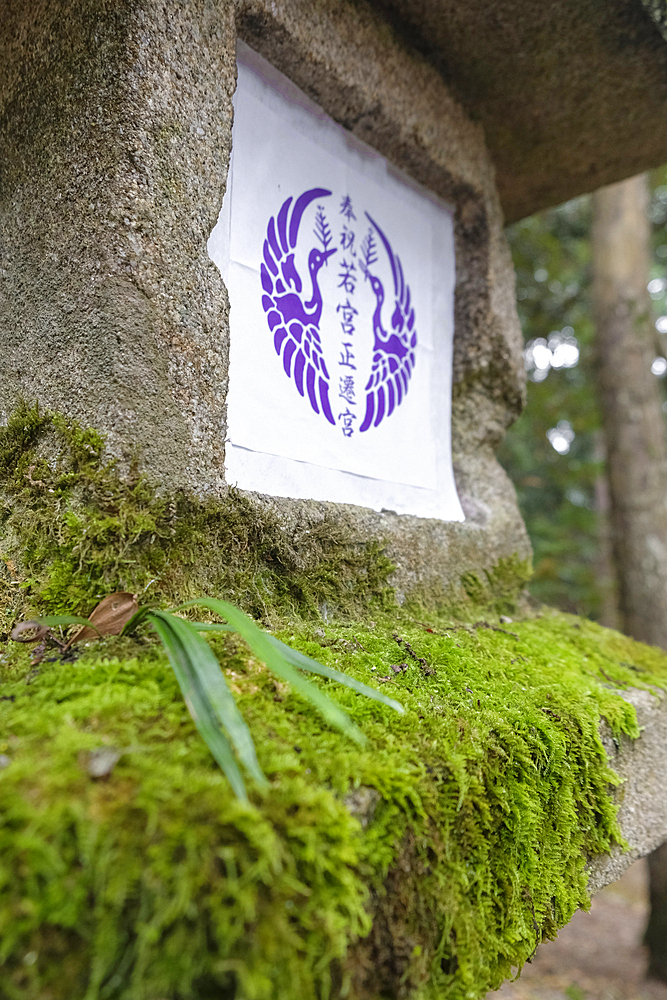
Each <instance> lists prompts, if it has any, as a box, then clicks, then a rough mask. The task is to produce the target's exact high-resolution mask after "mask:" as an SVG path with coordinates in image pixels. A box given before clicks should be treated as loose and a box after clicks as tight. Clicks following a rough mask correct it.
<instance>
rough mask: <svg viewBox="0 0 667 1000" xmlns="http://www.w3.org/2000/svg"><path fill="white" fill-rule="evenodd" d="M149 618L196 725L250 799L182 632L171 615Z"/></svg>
mask: <svg viewBox="0 0 667 1000" xmlns="http://www.w3.org/2000/svg"><path fill="white" fill-rule="evenodd" d="M147 619H148V621H149V622H150V624H151V625H152V626H153V628H154V629H155V631H156V632H157V634H158V635H159V637H160V639H161V640H162V644H163V646H164V648H165V651H166V653H167V656H168V657H169V662H170V664H171V666H172V669H173V671H174V673H175V674H176V679H177V680H178V683H179V686H180V688H181V693H182V694H183V698H184V700H185V704H186V705H187V707H188V711H189V712H190V715H191V716H192V719H193V722H194V724H195V725H196V727H197V729H198V730H199V732H200V734H201V736H202V738H203V739H204V742H205V743H206V745H207V746H208V748H209V750H210V751H211V753H212V754H213V756H214V758H215V760H216V761H217V762H218V764H219V765H220V767H221V768H222V770H223V772H224V773H225V775H226V776H227V779H228V780H229V783H230V785H231V786H232V789H233V791H234V793H235V794H236V795H237V796H238V798H240V799H244V800H247V798H248V795H247V792H246V788H245V783H244V781H243V777H242V775H241V771H240V769H239V766H238V764H237V763H236V760H235V759H234V754H233V752H232V747H231V743H230V742H229V740H228V739H227V737H226V735H225V733H224V732H223V731H222V730H221V728H220V725H219V723H218V720H217V718H216V715H215V712H214V709H213V706H212V705H211V703H210V701H209V699H208V698H207V697H206V696H205V694H204V692H203V691H202V688H201V686H200V684H199V682H198V679H197V674H196V671H195V668H194V667H193V664H192V660H191V658H190V655H189V653H188V651H186V649H185V648H184V646H183V644H182V642H181V640H180V637H179V633H178V632H177V631H176V630H175V629H174V628H173V625H172V621H171V619H172V616H171V615H165V614H164V612H160V611H152V612H150V613H149V614H148V615H147ZM197 638H199V637H197ZM202 642H203V640H202ZM204 645H205V643H204ZM209 652H210V650H209ZM211 655H212V654H211Z"/></svg>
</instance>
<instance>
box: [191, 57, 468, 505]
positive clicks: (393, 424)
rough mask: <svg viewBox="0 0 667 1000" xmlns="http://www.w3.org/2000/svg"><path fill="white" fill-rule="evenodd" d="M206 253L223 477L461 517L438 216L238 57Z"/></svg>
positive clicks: (426, 199) (447, 266) (382, 164)
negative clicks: (214, 273) (221, 339)
mask: <svg viewBox="0 0 667 1000" xmlns="http://www.w3.org/2000/svg"><path fill="white" fill-rule="evenodd" d="M238 62H239V67H238V68H239V75H238V87H237V91H236V95H235V98H234V109H235V117H234V131H233V151H232V158H231V164H230V173H229V180H228V185H227V192H226V195H225V200H224V204H223V207H222V211H221V213H220V219H219V221H218V223H217V225H216V227H215V229H214V230H213V233H212V234H211V238H210V240H209V245H208V249H209V254H210V256H211V258H212V260H214V261H215V263H216V264H217V265H218V267H219V268H220V271H221V273H222V276H223V279H224V280H225V283H226V285H227V288H228V290H229V297H230V306H231V310H230V311H231V315H230V366H229V392H228V397H227V403H228V442H227V448H226V456H227V457H226V475H227V481H228V482H229V483H231V484H236V485H238V486H239V487H241V488H243V489H248V490H254V491H257V492H260V493H266V494H271V495H274V496H284V497H300V498H312V499H316V500H331V501H338V502H343V503H353V504H359V505H362V506H366V507H373V508H375V509H378V510H380V509H383V508H385V509H389V510H393V511H396V512H397V513H407V514H416V515H418V516H420V517H438V518H442V519H446V520H463V519H464V518H463V512H462V510H461V506H460V503H459V500H458V497H457V494H456V487H455V484H454V477H453V472H452V463H451V448H450V420H451V368H452V360H451V359H452V336H453V302H454V237H453V225H452V215H451V210H450V209H449V208H448V207H447V206H445V205H443V204H442V203H441V202H439V201H438V200H437V199H435V198H434V197H432V196H431V195H430V194H428V193H427V192H425V191H424V190H423V189H421V188H419V187H418V186H417V185H415V184H414V183H413V182H411V181H409V180H408V179H406V178H405V177H404V176H403V175H401V174H400V173H399V172H398V171H397V170H396V169H394V168H393V167H392V166H391V165H390V164H388V163H387V161H386V160H385V159H384V158H383V157H381V156H380V155H379V154H378V153H376V152H375V151H374V150H372V149H370V148H369V147H368V146H366V145H364V144H363V143H361V142H360V141H359V140H357V139H355V138H354V137H353V136H351V135H350V134H349V133H348V132H346V131H345V130H344V129H342V128H341V127H340V126H338V125H336V124H335V123H334V122H333V121H331V119H329V118H327V117H326V115H325V114H324V113H323V112H322V111H321V110H320V109H319V108H318V107H317V106H316V105H314V104H313V103H312V102H310V101H309V100H308V99H307V98H306V97H305V95H304V94H303V93H302V92H301V91H299V90H298V89H297V88H296V87H295V86H294V84H292V83H291V82H290V81H289V80H287V78H286V77H284V76H282V74H280V73H278V72H277V71H276V70H275V69H273V67H271V66H270V65H269V64H268V63H266V62H265V61H264V60H263V59H261V58H260V57H259V56H258V55H257V54H256V53H254V52H252V50H250V49H249V48H248V47H247V46H245V45H243V44H242V43H239V53H238Z"/></svg>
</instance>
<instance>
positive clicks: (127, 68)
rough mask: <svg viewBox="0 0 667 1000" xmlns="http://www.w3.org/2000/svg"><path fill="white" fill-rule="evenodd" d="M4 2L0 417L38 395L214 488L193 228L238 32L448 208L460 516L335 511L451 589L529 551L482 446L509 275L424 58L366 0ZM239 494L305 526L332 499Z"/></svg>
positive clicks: (217, 446)
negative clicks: (457, 519)
mask: <svg viewBox="0 0 667 1000" xmlns="http://www.w3.org/2000/svg"><path fill="white" fill-rule="evenodd" d="M0 20H1V21H2V23H3V26H4V30H3V36H2V39H0V165H1V166H0V169H1V170H2V173H1V174H0V255H1V259H2V273H1V275H0V278H1V281H0V344H1V347H2V355H3V365H2V367H1V369H0V419H5V420H6V419H7V417H8V415H9V413H10V412H11V411H12V409H13V408H14V407H15V405H16V401H17V399H18V398H19V397H20V396H23V397H25V398H27V399H28V400H33V399H37V400H38V401H39V402H40V404H41V405H43V406H46V407H50V408H52V409H54V410H58V411H61V412H64V413H65V414H68V415H70V416H72V417H75V418H76V419H78V420H79V421H80V422H81V423H82V424H83V425H92V426H95V427H96V428H98V429H100V430H101V431H103V432H104V433H105V434H106V435H107V441H108V450H109V453H110V454H111V455H113V456H114V457H116V458H117V459H118V460H119V462H120V468H121V469H122V470H125V473H126V474H127V475H133V474H134V471H135V469H138V470H140V471H142V472H144V473H145V474H146V475H148V476H149V478H150V479H152V481H153V482H155V483H157V484H158V485H159V486H160V487H161V488H163V489H164V490H165V491H167V492H169V491H174V490H179V489H186V490H189V491H192V492H194V493H196V494H197V495H199V496H203V495H206V494H213V495H216V494H218V495H220V494H222V493H224V491H225V488H226V487H225V483H224V473H223V463H224V440H225V392H226V379H227V348H228V300H227V294H226V290H225V288H224V286H223V283H222V281H221V279H220V276H219V273H218V271H217V269H216V268H215V266H214V265H213V264H212V263H211V261H210V260H209V258H208V256H207V252H206V242H207V239H208V237H209V235H210V232H211V230H212V229H213V226H214V225H215V222H216V220H217V216H218V213H219V209H220V205H221V202H222V196H223V193H224V187H225V181H226V170H227V163H228V159H229V151H230V142H231V123H232V104H231V99H232V95H233V90H234V86H235V72H236V70H235V59H234V53H235V44H236V37H237V32H238V34H239V36H240V37H242V38H243V39H244V40H245V41H246V42H248V44H250V45H251V46H253V47H254V48H256V49H257V50H258V51H259V52H260V53H261V54H262V55H263V56H265V57H266V58H268V59H269V60H270V61H271V62H273V63H274V65H275V66H276V67H277V68H278V69H279V70H281V71H282V72H284V73H286V74H287V75H288V76H289V77H291V78H292V79H293V80H294V82H295V83H296V84H297V85H298V86H300V87H301V88H302V89H303V90H304V91H305V92H306V93H307V94H308V95H309V96H310V97H311V98H313V99H314V100H315V101H317V103H319V104H320V105H321V106H322V107H323V108H324V110H325V111H326V112H327V113H328V114H330V115H331V116H332V117H333V118H334V119H335V120H337V121H338V122H340V123H341V124H342V125H344V126H345V127H346V128H348V129H350V130H351V131H353V132H354V133H355V135H357V136H358V137H359V138H361V139H363V140H364V141H366V142H368V143H369V144H371V145H372V146H374V147H375V148H376V149H378V150H379V151H380V152H381V153H383V154H384V155H385V156H387V157H388V158H389V159H390V160H391V161H392V162H394V163H395V164H396V165H397V166H398V167H400V168H401V169H403V170H405V171H406V172H407V173H409V174H410V175H411V176H413V177H414V178H415V179H416V180H418V181H419V182H420V183H422V184H424V185H425V186H427V187H428V188H430V189H431V190H433V191H435V192H436V193H437V194H438V195H440V196H441V197H442V198H444V199H446V200H447V201H448V202H450V203H451V204H453V206H454V208H455V234H456V254H457V265H456V268H457V276H456V298H455V350H454V355H455V356H454V389H453V396H454V399H453V449H454V461H455V466H456V471H457V478H458V484H459V489H460V491H461V496H462V502H463V505H464V508H465V510H466V512H467V514H468V521H467V522H466V523H465V524H463V525H460V524H447V523H442V522H437V521H424V520H418V519H416V518H411V517H403V516H401V517H399V516H396V515H391V514H388V515H385V514H376V513H374V512H372V511H367V510H363V509H361V508H355V507H351V506H343V507H340V508H339V510H340V521H341V524H343V525H345V527H346V530H347V531H348V533H349V537H350V539H351V540H353V541H359V542H364V541H367V540H372V539H381V540H387V541H388V553H389V555H390V557H391V558H392V559H393V560H394V561H395V562H396V564H397V567H398V569H397V574H396V577H395V580H394V582H395V583H396V585H397V587H398V590H399V593H406V592H407V591H409V590H410V589H414V588H415V587H416V588H417V589H419V588H422V589H423V588H426V589H431V590H433V589H434V588H435V590H436V591H441V592H442V593H446V592H449V591H450V590H451V588H452V586H456V585H457V584H458V581H459V579H460V576H461V574H463V573H465V572H468V571H478V572H482V571H483V570H484V569H485V568H489V567H491V566H493V565H494V564H495V563H497V561H498V560H499V559H502V558H504V557H509V556H512V555H518V556H519V557H520V558H521V559H525V558H527V557H528V556H529V555H530V546H529V542H528V539H527V535H526V532H525V528H524V526H523V523H522V521H521V518H520V515H519V512H518V509H517V506H516V499H515V496H514V491H513V488H512V486H511V484H510V483H509V481H508V480H507V478H506V477H505V475H504V473H503V472H502V470H501V469H500V467H499V466H498V464H497V462H496V460H495V457H494V454H493V449H494V448H495V447H496V446H497V444H498V443H499V441H500V440H501V438H502V435H503V433H504V431H505V429H506V428H507V426H508V425H509V424H510V423H511V422H512V421H513V420H514V419H515V418H516V416H517V415H518V414H519V412H520V409H521V405H522V400H523V394H524V391H525V375H524V371H523V364H522V358H521V345H522V341H521V333H520V330H519V325H518V321H517V316H516V310H515V304H514V276H513V272H512V268H511V262H510V258H509V253H508V250H507V246H506V243H505V240H504V236H503V232H502V222H503V220H502V214H501V209H500V205H499V201H498V197H497V193H496V189H495V185H494V178H493V168H492V165H491V161H490V159H489V156H488V153H487V151H486V148H485V145H484V137H483V134H482V130H481V128H480V127H479V125H476V124H473V123H472V121H471V120H470V118H469V117H468V116H467V114H466V113H465V112H464V111H463V110H462V108H461V106H460V104H458V103H457V101H456V100H455V99H454V98H453V97H452V95H451V93H450V91H449V90H448V88H447V87H446V86H445V84H444V83H443V80H442V78H441V76H440V75H439V73H438V72H437V70H436V69H435V68H434V67H433V66H432V65H430V63H429V62H428V61H427V60H426V59H425V58H424V57H423V56H421V55H419V54H418V53H417V52H416V51H415V50H414V49H413V48H411V47H410V46H409V45H408V44H407V43H406V42H405V40H404V39H402V38H401V37H399V36H398V35H397V34H396V32H395V31H394V30H393V29H392V27H391V26H390V25H389V24H388V22H387V20H386V18H385V17H384V16H383V15H382V14H380V13H378V12H377V11H374V10H373V9H372V7H371V6H369V5H367V4H365V3H362V2H354V3H350V2H347V3H345V2H344V3H339V2H334V0H318V2H317V3H312V2H308V3H306V2H305V0H275V2H271V3H268V2H263V0H239V2H238V4H237V5H236V6H234V5H233V4H232V3H230V2H217V3H216V2H213V0H194V2H191V3H188V4H173V3H167V2H166V0H125V2H124V3H122V4H110V3H107V2H105V0H39V2H38V3H37V4H34V5H31V6H30V7H29V8H28V7H27V6H26V5H24V4H22V3H17V2H14V0H0ZM257 503H258V504H259V506H260V507H262V506H266V505H269V506H271V507H272V508H274V509H277V510H278V513H279V514H280V516H281V518H282V519H283V520H284V522H285V525H286V527H288V526H289V525H290V524H291V525H294V524H297V523H298V524H299V525H300V526H301V529H300V530H303V526H304V524H307V523H308V522H312V523H313V524H314V525H316V524H318V523H319V522H320V521H321V520H322V519H323V517H324V516H325V515H326V513H327V511H328V512H329V514H330V513H331V508H330V505H327V504H321V503H314V502H309V501H288V500H276V499H272V498H268V497H266V498H259V497H258V498H257ZM337 510H338V508H337ZM418 554H419V557H418Z"/></svg>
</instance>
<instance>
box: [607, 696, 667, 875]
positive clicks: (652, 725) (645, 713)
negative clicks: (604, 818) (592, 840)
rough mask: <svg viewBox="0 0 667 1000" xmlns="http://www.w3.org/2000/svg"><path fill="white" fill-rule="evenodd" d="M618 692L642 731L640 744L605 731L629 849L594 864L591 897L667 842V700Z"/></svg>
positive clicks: (617, 850) (620, 814)
mask: <svg viewBox="0 0 667 1000" xmlns="http://www.w3.org/2000/svg"><path fill="white" fill-rule="evenodd" d="M619 693H620V694H621V696H622V697H623V698H625V699H626V701H629V702H631V703H632V704H633V705H634V706H635V708H636V710H637V721H638V723H639V725H640V726H641V727H642V734H641V736H640V737H639V739H638V740H629V739H626V738H625V737H623V738H622V739H621V740H617V739H614V738H613V737H612V735H611V733H610V732H609V730H608V729H607V730H606V731H603V743H604V744H605V747H606V750H607V753H608V755H609V762H610V764H611V766H612V767H613V769H614V770H615V771H616V773H617V774H618V775H619V776H620V777H621V778H622V780H623V783H622V784H621V785H620V786H619V788H618V789H617V791H616V799H617V801H618V803H619V813H618V819H619V823H620V826H621V830H622V832H623V835H624V836H625V838H626V840H627V841H628V844H629V848H630V849H629V851H627V852H625V853H623V852H621V851H620V849H616V850H614V851H613V852H612V854H610V855H603V856H601V857H597V858H595V859H594V860H593V861H591V862H590V863H589V866H588V870H589V882H588V884H589V889H590V891H591V892H596V891H597V890H598V889H601V888H602V887H603V886H604V885H608V884H609V883H610V882H615V881H616V880H617V879H618V878H620V876H621V875H622V874H623V872H624V871H625V869H626V868H628V867H629V866H630V865H631V864H632V862H633V861H635V860H636V859H637V858H641V857H643V856H644V855H646V854H650V852H651V851H652V850H654V849H655V848H656V847H659V846H660V844H662V843H663V842H664V841H665V838H666V837H667V795H666V794H665V789H667V700H666V699H665V697H664V696H662V697H660V698H657V697H655V696H654V695H652V694H650V693H649V692H648V691H640V690H637V689H633V688H631V689H630V690H628V691H625V692H619Z"/></svg>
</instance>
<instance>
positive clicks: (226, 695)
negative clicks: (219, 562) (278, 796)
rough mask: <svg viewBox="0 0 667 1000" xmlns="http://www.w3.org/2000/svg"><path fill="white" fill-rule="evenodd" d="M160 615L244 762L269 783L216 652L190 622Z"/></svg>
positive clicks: (259, 781)
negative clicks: (187, 657)
mask: <svg viewBox="0 0 667 1000" xmlns="http://www.w3.org/2000/svg"><path fill="white" fill-rule="evenodd" d="M156 613H158V614H159V615H160V617H161V618H162V619H163V620H168V621H169V624H170V625H171V628H172V629H173V631H174V632H175V633H176V635H177V636H178V638H179V640H180V642H181V644H182V645H183V647H184V649H185V651H186V653H187V654H188V656H189V658H190V661H191V663H192V667H193V670H194V671H195V674H196V677H197V680H198V681H199V684H200V686H201V689H202V691H203V693H204V695H205V696H206V697H207V698H208V700H209V702H210V704H211V706H212V708H213V711H214V712H215V714H216V716H217V718H218V721H219V722H220V724H221V725H222V726H223V728H224V729H225V731H226V732H227V735H228V736H229V738H230V740H231V741H232V743H233V745H234V747H235V748H236V752H237V753H238V755H239V758H240V760H241V763H242V764H244V765H245V766H246V767H247V768H248V770H249V771H250V773H251V774H252V776H253V778H254V779H255V781H257V782H258V784H260V785H266V784H268V782H267V780H266V778H265V776H264V773H263V771H262V769H261V767H260V766H259V762H258V760H257V754H256V751H255V744H254V741H253V738H252V735H251V733H250V730H249V728H248V724H247V722H246V721H245V719H244V718H243V716H242V715H241V713H240V711H239V709H238V706H237V704H236V701H235V700H234V695H233V694H232V692H231V691H230V690H229V687H228V685H227V681H226V680H225V676H224V674H223V673H222V670H221V669H220V664H219V663H218V660H217V657H216V656H215V653H214V652H213V650H212V649H211V647H210V646H209V645H208V643H207V642H206V641H205V640H204V639H202V638H201V637H200V635H199V634H198V632H197V630H196V629H195V628H193V627H192V625H191V624H190V622H186V621H183V619H182V618H177V617H176V616H175V615H171V614H169V612H168V611H160V612H156Z"/></svg>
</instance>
